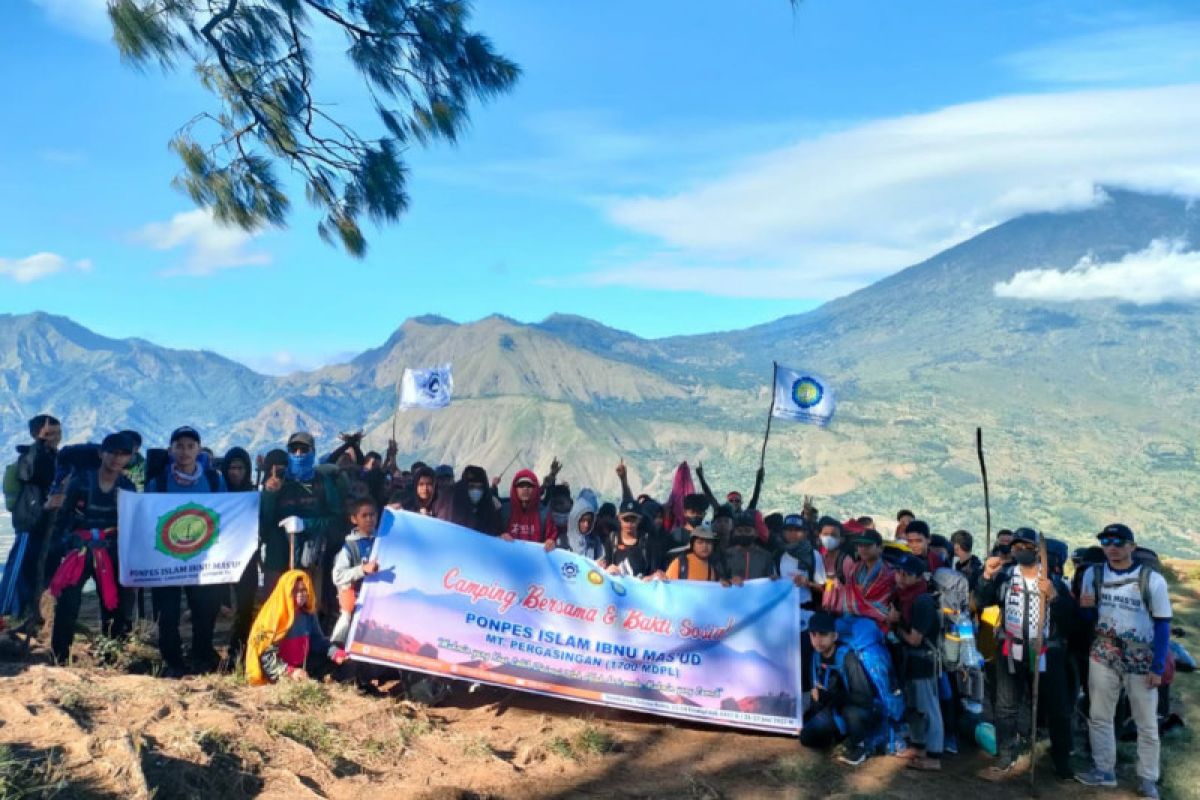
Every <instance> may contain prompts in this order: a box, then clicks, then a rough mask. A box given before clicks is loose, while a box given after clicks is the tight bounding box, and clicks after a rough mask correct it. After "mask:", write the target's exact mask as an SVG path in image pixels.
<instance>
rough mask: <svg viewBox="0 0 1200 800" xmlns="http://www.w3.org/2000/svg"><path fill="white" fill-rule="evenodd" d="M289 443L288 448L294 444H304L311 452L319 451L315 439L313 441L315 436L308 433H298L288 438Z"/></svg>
mask: <svg viewBox="0 0 1200 800" xmlns="http://www.w3.org/2000/svg"><path fill="white" fill-rule="evenodd" d="M287 443H288V447H291V446H292V445H294V444H303V445H307V446H308V449H309V450H316V449H317V442H316V440H315V439H313V435H312V434H311V433H309V432H308V431H296V432H295V433H293V434H292V435H291V436H289V437H288V441H287Z"/></svg>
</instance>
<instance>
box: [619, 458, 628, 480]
mask: <svg viewBox="0 0 1200 800" xmlns="http://www.w3.org/2000/svg"><path fill="white" fill-rule="evenodd" d="M628 475H629V470H627V469H625V459H624V458H622V459H621V463H620V464H617V477H618V478H620V479H621V480H622V481H624V480H625V478H626V477H627V476H628Z"/></svg>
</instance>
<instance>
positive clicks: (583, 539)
mask: <svg viewBox="0 0 1200 800" xmlns="http://www.w3.org/2000/svg"><path fill="white" fill-rule="evenodd" d="M598 507H599V503H598V501H597V500H596V493H595V492H593V491H592V490H591V489H587V488H584V489H580V490H579V496H578V497H576V498H575V503H574V505H572V506H571V514H570V516H569V517H568V518H567V529H566V530H565V531H563V532H562V533H560V534H559V535H558V547H559V549H562V550H569V551H570V552H572V553H574V554H575V555H577V556H583V557H584V558H590V559H591V560H592V561H595V562H596V563H597V564H599V565H600V566H602V567H603V566H605V561H604V556H605V552H604V543H603V542H602V541H600V537H599V536H597V535H596V532H595V525H596V509H597V508H598Z"/></svg>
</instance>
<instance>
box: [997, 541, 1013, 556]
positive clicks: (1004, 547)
mask: <svg viewBox="0 0 1200 800" xmlns="http://www.w3.org/2000/svg"><path fill="white" fill-rule="evenodd" d="M1010 550H1012V545H1011V544H998V545H996V552H997V553H999V554H1000V555H1002V556H1006V555H1008V553H1009V551H1010Z"/></svg>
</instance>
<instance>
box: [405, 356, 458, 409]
mask: <svg viewBox="0 0 1200 800" xmlns="http://www.w3.org/2000/svg"><path fill="white" fill-rule="evenodd" d="M453 389H454V376H453V375H451V373H450V365H449V364H442V365H441V366H440V367H430V368H429V369H406V370H404V377H403V378H401V379H400V407H401V408H445V407H446V406H448V405H450V394H451V392H452V391H453Z"/></svg>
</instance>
